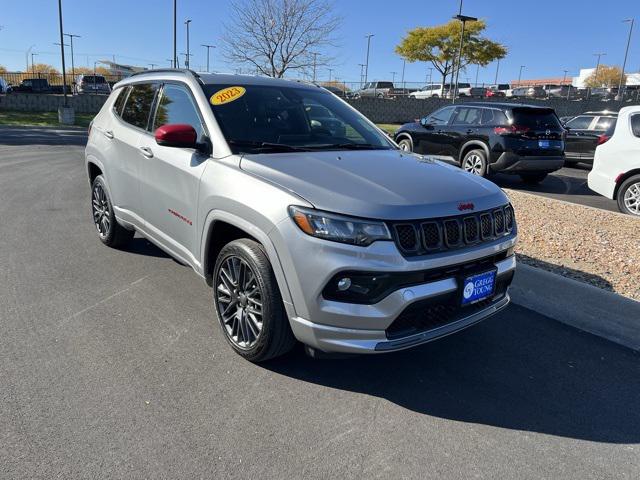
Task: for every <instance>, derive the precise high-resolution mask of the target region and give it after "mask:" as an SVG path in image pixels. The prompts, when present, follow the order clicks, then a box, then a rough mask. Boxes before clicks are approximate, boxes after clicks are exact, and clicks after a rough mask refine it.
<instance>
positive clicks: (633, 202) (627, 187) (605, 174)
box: [589, 105, 640, 216]
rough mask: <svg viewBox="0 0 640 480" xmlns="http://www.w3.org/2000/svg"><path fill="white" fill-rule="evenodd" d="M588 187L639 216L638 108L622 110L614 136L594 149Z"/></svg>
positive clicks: (623, 209) (639, 151)
mask: <svg viewBox="0 0 640 480" xmlns="http://www.w3.org/2000/svg"><path fill="white" fill-rule="evenodd" d="M589 188H590V189H591V190H593V191H594V192H597V193H599V194H600V195H604V196H605V197H608V198H611V199H614V200H616V201H617V202H618V208H619V209H620V211H621V212H623V213H628V214H630V215H636V216H640V106H637V105H636V106H632V107H624V108H623V109H621V110H620V113H619V114H618V122H617V124H616V128H615V130H614V132H613V136H612V137H611V138H610V139H609V141H607V142H606V143H603V144H601V145H598V147H597V148H596V153H595V157H594V161H593V169H592V170H591V172H590V173H589Z"/></svg>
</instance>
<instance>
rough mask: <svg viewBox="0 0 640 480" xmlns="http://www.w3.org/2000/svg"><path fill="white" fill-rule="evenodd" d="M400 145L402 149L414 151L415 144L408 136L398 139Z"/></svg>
mask: <svg viewBox="0 0 640 480" xmlns="http://www.w3.org/2000/svg"><path fill="white" fill-rule="evenodd" d="M398 146H399V147H400V149H401V150H403V151H405V152H413V144H412V143H411V140H410V139H408V138H407V137H403V138H401V139H400V140H398Z"/></svg>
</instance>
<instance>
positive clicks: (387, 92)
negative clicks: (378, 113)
mask: <svg viewBox="0 0 640 480" xmlns="http://www.w3.org/2000/svg"><path fill="white" fill-rule="evenodd" d="M403 94H405V90H404V89H402V88H395V87H394V85H393V82H367V83H365V84H364V86H363V87H362V88H361V89H360V90H356V91H355V92H354V95H353V96H354V97H355V98H362V97H372V98H395V97H397V96H401V95H403Z"/></svg>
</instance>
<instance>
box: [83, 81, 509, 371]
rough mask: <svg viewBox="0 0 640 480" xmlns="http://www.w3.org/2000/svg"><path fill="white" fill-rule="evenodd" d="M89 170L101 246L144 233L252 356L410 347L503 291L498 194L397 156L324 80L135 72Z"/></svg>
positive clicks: (100, 119) (493, 307)
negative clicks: (200, 286)
mask: <svg viewBox="0 0 640 480" xmlns="http://www.w3.org/2000/svg"><path fill="white" fill-rule="evenodd" d="M86 168H87V174H88V177H89V182H90V184H91V207H92V214H93V221H94V225H95V228H96V231H97V233H98V236H99V238H100V239H101V241H102V242H103V243H105V244H106V245H109V246H113V247H124V246H126V244H127V242H128V241H129V240H130V239H131V238H132V236H133V234H134V231H137V232H139V234H141V235H143V236H144V237H146V238H148V239H149V240H150V241H152V242H153V243H155V244H156V245H158V246H159V247H160V248H162V249H163V250H165V251H166V252H168V253H169V254H170V255H172V256H173V257H175V258H176V259H178V260H179V261H181V262H183V263H185V264H187V265H190V266H191V267H192V268H193V269H194V270H195V272H196V273H197V274H199V275H200V276H201V277H202V278H203V279H204V280H205V281H206V282H207V284H208V285H210V286H211V287H212V289H213V303H214V308H215V311H216V314H217V318H218V321H219V323H220V326H221V329H222V332H223V333H224V336H225V338H226V340H227V341H228V343H229V344H230V345H231V347H232V348H233V349H234V350H235V351H236V352H237V353H238V354H240V355H241V356H243V357H244V358H246V359H248V360H250V361H255V362H258V361H263V360H267V359H269V358H272V357H275V356H278V355H282V354H284V353H286V352H287V351H289V350H290V349H291V348H292V347H293V345H294V344H295V342H296V340H297V341H300V342H302V343H304V344H305V345H306V346H307V351H308V352H309V353H312V354H316V353H321V352H344V353H381V352H389V351H394V350H400V349H404V348H408V347H413V346H416V345H419V344H422V343H425V342H428V341H430V340H434V339H436V338H439V337H442V336H445V335H448V334H451V333H453V332H456V331H458V330H461V329H463V328H466V327H469V326H470V325H473V324H475V323H477V322H479V321H480V320H483V319H484V318H486V317H488V316H489V315H492V314H494V313H496V312H498V311H500V310H502V309H503V308H505V307H506V306H507V304H508V302H509V295H508V291H507V290H508V287H509V284H510V283H511V279H512V277H513V273H514V270H515V256H514V251H513V249H514V246H515V243H516V238H517V228H516V223H515V219H514V213H513V209H512V207H511V205H510V204H509V200H508V199H507V197H506V196H505V194H504V193H503V192H502V190H500V189H499V188H498V187H496V186H495V185H494V184H493V183H491V182H489V181H486V180H484V179H482V178H479V177H476V176H473V175H470V174H468V173H465V172H464V171H462V170H460V169H457V168H454V167H450V166H448V165H446V164H443V163H440V162H438V161H434V160H432V159H430V158H427V157H423V156H420V155H415V154H412V153H407V152H403V151H401V150H400V149H399V148H398V147H397V145H396V144H395V143H393V142H392V141H391V140H390V139H389V138H388V137H387V136H386V135H385V134H384V133H383V132H382V131H381V130H379V129H378V128H377V127H376V126H375V125H374V124H372V123H371V122H370V121H368V120H367V119H366V118H365V117H363V116H362V115H361V114H360V113H358V112H357V111H356V110H355V109H353V108H352V107H350V106H349V105H348V104H347V103H346V102H344V101H343V100H341V99H339V98H337V97H336V96H335V95H332V94H331V93H329V92H327V91H326V90H324V89H322V88H320V87H317V86H314V85H308V84H303V83H299V82H289V81H285V80H280V79H272V78H260V77H252V76H244V75H227V74H202V75H198V74H195V73H193V72H191V71H188V70H162V71H152V72H148V73H143V74H137V75H134V76H132V77H130V78H127V79H126V80H124V81H122V82H120V83H118V84H116V86H115V88H114V91H113V93H112V94H111V96H110V97H109V99H108V100H107V102H106V103H105V105H104V107H103V108H102V110H101V111H100V113H99V114H98V115H97V116H96V118H95V119H94V121H93V123H92V125H91V128H90V134H89V140H88V144H87V147H86ZM176 288H180V286H176Z"/></svg>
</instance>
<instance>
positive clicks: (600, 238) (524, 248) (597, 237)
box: [505, 190, 640, 301]
mask: <svg viewBox="0 0 640 480" xmlns="http://www.w3.org/2000/svg"><path fill="white" fill-rule="evenodd" d="M505 191H506V193H507V195H509V197H510V198H511V202H512V203H513V206H514V209H515V212H516V220H517V222H518V228H519V243H518V247H517V249H516V251H517V253H518V257H519V260H520V261H522V262H523V263H526V264H528V265H532V266H534V267H539V268H542V269H545V270H548V271H551V272H554V273H558V274H560V275H563V276H565V277H570V278H573V279H575V280H579V281H582V282H585V283H589V284H591V285H595V286H596V287H599V288H603V289H605V290H609V291H612V292H616V293H618V294H620V295H624V296H626V297H629V298H633V299H635V300H639V301H640V220H639V219H637V218H633V217H630V216H627V215H622V214H618V213H614V212H607V211H604V210H597V209H595V208H590V207H584V206H582V205H575V204H571V203H566V202H562V201H559V200H553V199H549V198H544V197H539V196H535V195H531V194H528V193H522V192H518V191H514V190H505Z"/></svg>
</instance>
